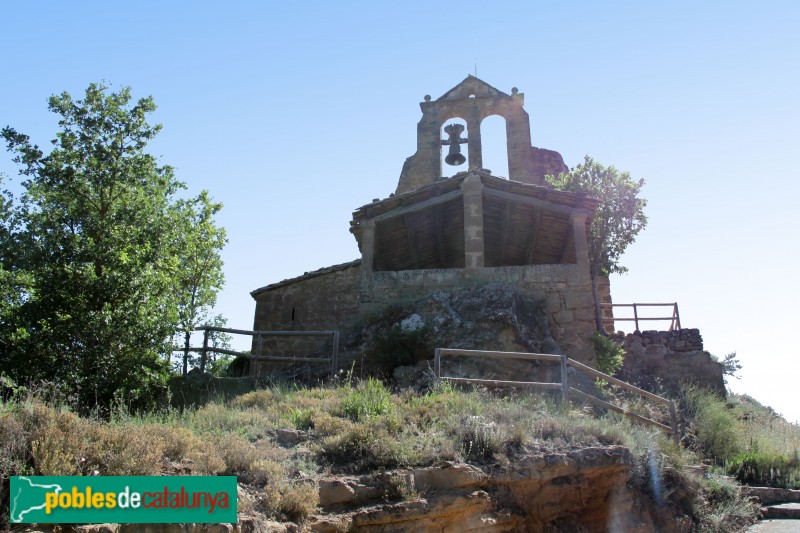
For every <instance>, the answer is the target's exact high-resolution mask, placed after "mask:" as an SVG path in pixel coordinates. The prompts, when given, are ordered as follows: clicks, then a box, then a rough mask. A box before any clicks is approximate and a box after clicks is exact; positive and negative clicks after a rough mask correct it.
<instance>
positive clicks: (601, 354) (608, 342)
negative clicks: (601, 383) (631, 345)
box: [592, 331, 625, 376]
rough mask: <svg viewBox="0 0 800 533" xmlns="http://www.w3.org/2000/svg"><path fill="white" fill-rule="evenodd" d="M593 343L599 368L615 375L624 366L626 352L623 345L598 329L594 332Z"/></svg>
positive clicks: (605, 372)
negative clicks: (623, 360) (623, 359)
mask: <svg viewBox="0 0 800 533" xmlns="http://www.w3.org/2000/svg"><path fill="white" fill-rule="evenodd" d="M592 344H593V345H594V353H595V354H596V355H597V370H599V371H600V372H603V373H604V374H608V375H611V376H613V375H614V373H615V372H616V371H617V370H619V368H620V367H621V366H622V358H623V355H624V353H625V350H624V349H623V348H622V345H621V344H619V343H618V342H614V340H613V339H610V338H609V337H607V336H606V335H603V334H602V333H599V332H597V331H595V332H594V333H593V334H592Z"/></svg>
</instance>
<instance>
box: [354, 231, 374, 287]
mask: <svg viewBox="0 0 800 533" xmlns="http://www.w3.org/2000/svg"><path fill="white" fill-rule="evenodd" d="M374 258H375V221H374V220H365V221H364V222H362V223H361V277H360V279H359V283H358V290H359V293H360V296H361V301H362V302H363V301H365V299H367V300H369V299H370V297H371V295H372V285H373V280H372V262H373V260H374Z"/></svg>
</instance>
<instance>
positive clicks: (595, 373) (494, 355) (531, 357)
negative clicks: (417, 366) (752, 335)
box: [433, 348, 678, 439]
mask: <svg viewBox="0 0 800 533" xmlns="http://www.w3.org/2000/svg"><path fill="white" fill-rule="evenodd" d="M434 353H435V356H434V362H433V369H434V373H435V374H436V377H437V378H439V379H444V380H448V381H453V382H457V383H474V384H477V385H488V386H493V387H534V388H538V389H543V390H560V391H561V401H562V402H563V403H566V402H568V401H569V399H570V397H571V396H574V397H577V398H581V399H583V400H587V401H590V402H592V403H595V404H597V405H600V406H602V407H605V408H606V409H611V410H612V411H615V412H617V413H620V414H622V415H624V416H627V417H628V418H631V419H633V420H636V421H637V422H640V423H642V424H646V425H650V426H654V427H657V428H659V429H661V430H662V431H665V432H666V433H669V434H671V435H672V437H673V438H674V439H677V438H678V414H677V411H676V409H675V404H674V403H673V402H672V401H671V400H668V399H666V398H663V397H661V396H658V395H657V394H653V393H651V392H647V391H646V390H643V389H640V388H639V387H635V386H633V385H631V384H630V383H626V382H624V381H622V380H619V379H617V378H615V377H612V376H609V375H608V374H604V373H603V372H600V371H599V370H595V369H594V368H591V367H588V366H586V365H584V364H583V363H579V362H578V361H575V360H573V359H570V358H569V357H567V356H566V355H553V354H542V353H523V352H495V351H483V350H459V349H453V348H436V351H435V352H434ZM443 356H468V357H485V358H487V359H518V360H523V361H547V362H551V363H558V364H559V365H560V367H561V382H560V383H542V382H534V381H504V380H496V379H473V378H458V377H454V376H443V375H442V357H443ZM570 366H571V367H573V368H575V369H576V370H579V371H581V372H583V373H584V374H588V375H589V376H591V377H594V378H598V379H602V380H603V381H606V382H608V383H610V384H612V385H616V386H618V387H620V388H622V389H624V390H626V391H628V392H632V393H633V394H636V395H638V396H640V397H642V398H646V399H648V400H651V401H653V402H656V403H659V404H661V405H664V406H666V407H668V408H669V414H670V420H671V424H670V426H667V425H665V424H662V423H661V422H657V421H655V420H652V419H650V418H646V417H644V416H641V415H637V414H636V413H632V412H630V411H627V410H625V409H623V408H622V407H619V406H616V405H614V404H612V403H609V402H607V401H605V400H603V399H601V398H598V397H596V396H592V395H591V394H587V393H585V392H583V391H581V390H578V389H576V388H574V387H570V385H569V379H568V376H567V370H568V367H570Z"/></svg>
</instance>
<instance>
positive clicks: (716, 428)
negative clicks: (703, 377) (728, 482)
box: [686, 388, 742, 464]
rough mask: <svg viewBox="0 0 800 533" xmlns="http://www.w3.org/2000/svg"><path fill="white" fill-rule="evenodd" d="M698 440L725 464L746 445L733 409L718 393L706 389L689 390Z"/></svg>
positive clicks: (715, 457)
mask: <svg viewBox="0 0 800 533" xmlns="http://www.w3.org/2000/svg"><path fill="white" fill-rule="evenodd" d="M686 402H687V404H688V408H689V412H690V413H691V414H692V415H693V424H694V431H695V434H696V438H697V441H698V444H699V445H700V446H701V447H702V449H703V451H704V452H705V454H706V455H708V456H709V457H711V458H713V459H715V460H716V461H717V462H718V463H720V464H722V463H723V462H724V461H727V460H729V459H731V458H733V456H734V455H736V454H737V453H738V452H739V450H741V449H742V442H741V437H742V436H741V433H740V432H739V427H738V425H737V419H736V416H735V415H734V413H733V411H732V410H730V409H728V407H727V405H726V404H725V401H724V400H723V399H721V398H719V397H718V396H717V395H715V394H712V393H710V392H708V391H705V390H703V389H696V388H691V389H687V391H686Z"/></svg>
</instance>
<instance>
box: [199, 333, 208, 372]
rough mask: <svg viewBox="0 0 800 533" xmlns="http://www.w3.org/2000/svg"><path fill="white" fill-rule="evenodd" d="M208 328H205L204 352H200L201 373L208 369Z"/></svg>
mask: <svg viewBox="0 0 800 533" xmlns="http://www.w3.org/2000/svg"><path fill="white" fill-rule="evenodd" d="M208 333H209V331H208V328H206V329H204V330H203V352H202V353H201V354H200V373H201V374H203V373H205V371H206V352H207V351H208Z"/></svg>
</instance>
